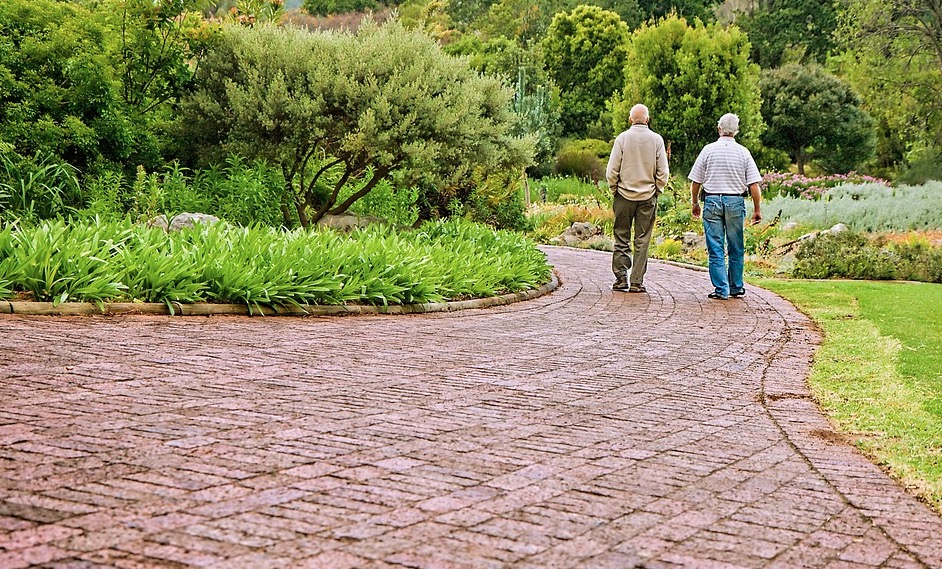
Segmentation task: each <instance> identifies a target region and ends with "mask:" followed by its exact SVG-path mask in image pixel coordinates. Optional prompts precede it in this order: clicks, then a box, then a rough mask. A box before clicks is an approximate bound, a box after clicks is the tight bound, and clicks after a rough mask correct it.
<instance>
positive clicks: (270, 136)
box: [182, 22, 532, 225]
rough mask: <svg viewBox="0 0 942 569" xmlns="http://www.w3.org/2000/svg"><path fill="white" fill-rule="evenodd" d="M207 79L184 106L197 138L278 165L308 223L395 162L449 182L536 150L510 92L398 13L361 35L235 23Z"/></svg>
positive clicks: (520, 163)
mask: <svg viewBox="0 0 942 569" xmlns="http://www.w3.org/2000/svg"><path fill="white" fill-rule="evenodd" d="M199 79H200V81H199V88H198V89H197V90H196V92H194V93H193V94H192V96H190V97H189V98H188V99H187V100H186V101H185V103H184V106H183V111H184V120H183V122H182V125H184V127H185V129H186V134H187V135H188V136H189V139H190V141H191V143H192V144H193V146H194V147H195V148H198V149H200V150H201V151H202V152H203V153H204V155H205V156H206V157H207V158H209V159H212V158H214V157H215V158H216V159H218V158H219V157H221V156H222V155H224V154H225V153H227V152H230V151H231V152H236V153H238V154H240V155H242V156H246V157H250V158H261V159H265V160H267V161H268V162H269V163H272V164H277V165H279V166H280V167H281V169H282V172H283V174H284V179H285V182H286V188H285V194H284V196H285V201H284V203H283V206H284V213H285V217H286V219H288V218H290V217H291V213H292V212H291V211H290V210H289V209H288V208H294V210H295V211H296V213H297V216H298V218H299V219H300V221H301V223H302V224H303V225H309V224H311V223H314V222H316V221H317V220H319V219H320V218H321V217H323V216H324V215H326V214H328V213H330V214H339V213H343V212H344V211H346V210H347V209H348V208H349V207H350V205H351V204H353V203H354V202H355V201H356V200H358V199H360V198H361V197H363V196H365V195H367V194H368V193H369V192H370V191H371V190H372V189H373V188H374V187H375V186H376V184H377V183H379V182H380V181H381V180H384V179H388V178H389V177H390V176H391V175H392V174H394V173H397V172H398V173H405V174H409V176H410V177H411V178H412V179H413V180H414V181H418V180H419V179H420V178H421V179H423V180H424V182H425V185H426V186H427V185H428V184H439V185H442V186H444V185H447V184H448V183H449V182H450V181H453V180H454V179H456V178H464V179H469V178H471V177H472V174H474V175H482V174H483V175H486V174H487V173H488V172H490V171H504V170H508V171H517V172H522V170H523V168H524V167H525V166H527V165H528V164H529V161H530V159H531V153H532V143H531V142H530V141H529V140H521V139H518V138H516V137H514V136H513V135H512V134H511V131H512V129H513V127H514V124H515V122H516V117H515V115H514V114H513V112H512V110H511V98H512V92H511V91H510V90H509V89H507V88H505V87H503V86H502V85H501V83H500V81H499V80H498V79H495V78H490V77H485V76H482V75H480V74H478V73H476V72H474V71H473V70H471V69H470V68H469V67H468V64H467V62H466V61H465V60H461V59H456V58H453V57H450V56H448V55H446V54H445V53H443V52H442V51H441V49H440V47H439V46H438V45H437V44H436V43H435V42H434V41H433V40H432V39H430V38H429V37H428V36H426V35H424V34H423V33H421V32H410V31H407V30H405V29H404V28H403V27H402V26H401V25H400V24H399V23H397V22H393V23H390V24H387V25H385V26H382V27H377V26H375V25H372V24H370V25H365V26H363V27H361V28H360V30H359V31H358V32H357V33H356V34H355V35H354V34H349V33H331V32H316V33H310V32H306V31H301V30H297V29H284V28H276V27H271V26H258V27H255V28H227V29H226V30H225V32H224V33H223V35H222V37H221V41H220V42H219V45H217V46H216V47H215V48H214V50H213V51H212V53H211V54H210V55H209V56H208V57H207V59H206V61H205V62H204V64H203V66H202V67H201V68H200V71H199ZM350 187H355V188H356V189H355V191H353V192H352V193H351V194H350V195H349V197H348V198H347V199H345V200H343V201H340V200H339V199H338V198H339V196H340V195H341V192H342V190H344V189H345V188H350Z"/></svg>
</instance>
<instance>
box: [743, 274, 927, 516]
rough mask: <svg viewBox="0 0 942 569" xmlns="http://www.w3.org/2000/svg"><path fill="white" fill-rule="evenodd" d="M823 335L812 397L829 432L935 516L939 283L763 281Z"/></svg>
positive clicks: (814, 373)
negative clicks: (833, 429)
mask: <svg viewBox="0 0 942 569" xmlns="http://www.w3.org/2000/svg"><path fill="white" fill-rule="evenodd" d="M756 284H757V285H759V286H761V287H763V288H767V289H769V290H772V291H774V292H776V293H778V294H780V295H781V296H783V297H785V298H787V299H788V300H790V301H792V302H793V303H794V304H795V305H796V306H798V307H799V308H800V309H801V310H802V311H803V312H805V313H806V314H808V315H809V316H810V317H812V318H813V319H814V320H815V321H816V322H817V323H818V325H819V326H820V327H821V329H822V330H823V331H824V334H825V342H824V345H823V346H822V347H821V348H820V350H819V351H818V352H817V354H816V356H815V362H814V366H813V368H812V372H811V377H810V379H809V381H810V383H811V389H812V392H813V393H814V396H815V398H816V399H817V400H818V402H819V403H820V404H821V405H822V407H823V408H824V409H825V411H826V412H827V413H828V414H829V415H830V416H831V418H832V419H833V421H834V422H835V423H836V425H837V427H838V428H839V429H840V430H841V431H843V432H844V433H846V434H848V435H849V436H850V437H851V439H852V440H853V441H854V442H855V444H856V445H857V446H858V448H860V449H861V450H862V451H863V452H865V453H866V454H867V455H868V456H870V457H871V458H872V459H873V460H875V461H876V462H877V463H879V464H881V465H883V466H884V467H886V468H887V469H888V470H889V472H890V473H891V474H892V475H893V476H894V477H896V478H897V479H899V480H900V481H901V482H902V483H903V484H905V485H906V486H907V487H909V488H910V489H912V490H913V491H914V492H915V493H916V494H917V495H919V496H921V497H922V498H924V499H925V500H926V501H927V502H928V503H929V504H930V505H931V506H932V507H933V508H934V509H935V510H936V511H939V512H942V285H938V284H927V283H910V282H872V281H798V280H794V281H793V280H772V279H762V280H759V281H757V282H756Z"/></svg>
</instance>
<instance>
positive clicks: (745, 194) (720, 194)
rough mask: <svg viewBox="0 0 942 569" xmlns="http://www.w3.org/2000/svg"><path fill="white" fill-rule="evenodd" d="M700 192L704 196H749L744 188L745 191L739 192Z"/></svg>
mask: <svg viewBox="0 0 942 569" xmlns="http://www.w3.org/2000/svg"><path fill="white" fill-rule="evenodd" d="M701 193H702V194H703V195H705V196H736V197H740V198H746V197H749V190H746V191H745V192H743V193H741V194H722V193H717V192H701Z"/></svg>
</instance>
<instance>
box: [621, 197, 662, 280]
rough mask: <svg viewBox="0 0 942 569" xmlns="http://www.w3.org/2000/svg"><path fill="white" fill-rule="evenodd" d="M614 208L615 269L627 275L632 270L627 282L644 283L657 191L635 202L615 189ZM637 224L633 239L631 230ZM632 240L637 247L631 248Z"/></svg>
mask: <svg viewBox="0 0 942 569" xmlns="http://www.w3.org/2000/svg"><path fill="white" fill-rule="evenodd" d="M612 208H613V209H614V210H615V230H614V233H615V247H614V250H613V252H612V272H613V273H615V277H616V278H618V277H621V276H624V275H625V274H626V273H628V270H629V269H630V270H631V274H630V275H629V278H628V282H629V283H631V284H633V285H640V284H643V283H644V273H645V272H646V271H647V270H648V245H650V243H651V233H653V232H654V217H655V215H656V214H657V195H654V196H651V197H650V198H649V199H647V200H644V201H640V202H634V201H631V200H628V199H625V198H624V197H622V195H621V194H619V193H618V192H615V198H614V201H613V203H612ZM632 227H634V239H632V237H631V230H632ZM632 243H633V244H634V251H632Z"/></svg>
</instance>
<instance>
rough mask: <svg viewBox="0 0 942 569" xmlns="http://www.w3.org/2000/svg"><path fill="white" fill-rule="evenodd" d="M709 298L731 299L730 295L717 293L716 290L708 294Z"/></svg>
mask: <svg viewBox="0 0 942 569" xmlns="http://www.w3.org/2000/svg"><path fill="white" fill-rule="evenodd" d="M707 298H712V299H714V300H729V297H728V296H723V295H720V294H716V293H715V292H711V293H710V294H708V295H707Z"/></svg>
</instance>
